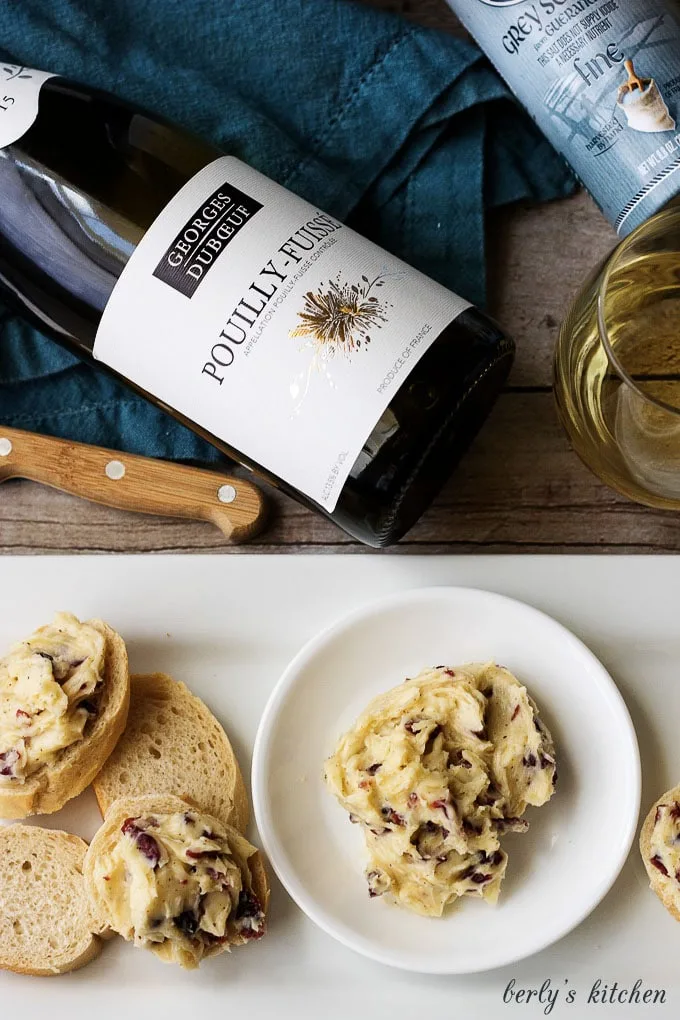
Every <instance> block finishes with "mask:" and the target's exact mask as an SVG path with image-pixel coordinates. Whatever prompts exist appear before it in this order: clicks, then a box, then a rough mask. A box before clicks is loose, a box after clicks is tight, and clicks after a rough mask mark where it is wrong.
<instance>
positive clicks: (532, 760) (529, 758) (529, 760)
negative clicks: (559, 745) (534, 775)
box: [522, 751, 538, 769]
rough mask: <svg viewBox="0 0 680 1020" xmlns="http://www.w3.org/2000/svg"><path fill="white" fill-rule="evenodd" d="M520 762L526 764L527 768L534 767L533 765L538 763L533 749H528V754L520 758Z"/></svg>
mask: <svg viewBox="0 0 680 1020" xmlns="http://www.w3.org/2000/svg"><path fill="white" fill-rule="evenodd" d="M522 764H523V765H526V767H527V768H528V769H532V768H534V766H535V765H537V764H538V759H537V758H536V755H535V754H534V753H533V751H529V753H528V754H525V755H524V757H523V758H522Z"/></svg>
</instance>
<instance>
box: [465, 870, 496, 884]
mask: <svg viewBox="0 0 680 1020" xmlns="http://www.w3.org/2000/svg"><path fill="white" fill-rule="evenodd" d="M492 878H493V875H483V874H482V872H481V871H475V873H474V874H473V875H470V881H471V882H474V883H475V885H484V883H485V882H490V881H491V879H492Z"/></svg>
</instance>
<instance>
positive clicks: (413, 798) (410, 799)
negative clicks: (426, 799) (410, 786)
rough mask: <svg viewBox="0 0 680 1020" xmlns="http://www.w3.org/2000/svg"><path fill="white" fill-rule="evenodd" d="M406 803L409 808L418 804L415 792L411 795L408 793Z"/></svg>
mask: <svg viewBox="0 0 680 1020" xmlns="http://www.w3.org/2000/svg"><path fill="white" fill-rule="evenodd" d="M408 802H409V804H410V805H411V807H415V805H416V804H417V803H418V794H417V793H416V792H415V790H414V791H413V792H412V793H409V795H408Z"/></svg>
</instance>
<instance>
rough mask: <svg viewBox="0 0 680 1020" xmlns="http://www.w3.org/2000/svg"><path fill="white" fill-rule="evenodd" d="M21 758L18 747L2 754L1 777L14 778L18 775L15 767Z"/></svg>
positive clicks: (0, 763)
mask: <svg viewBox="0 0 680 1020" xmlns="http://www.w3.org/2000/svg"><path fill="white" fill-rule="evenodd" d="M20 757H21V756H20V754H19V752H18V751H17V749H16V747H10V749H9V751H4V752H3V753H2V754H0V776H10V777H11V776H14V775H15V774H16V773H15V771H14V766H15V765H16V764H17V762H18V761H19V758H20Z"/></svg>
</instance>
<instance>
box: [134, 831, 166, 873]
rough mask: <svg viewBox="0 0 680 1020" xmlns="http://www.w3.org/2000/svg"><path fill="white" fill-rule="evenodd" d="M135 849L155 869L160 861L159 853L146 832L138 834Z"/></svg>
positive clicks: (155, 844) (157, 847)
mask: <svg viewBox="0 0 680 1020" xmlns="http://www.w3.org/2000/svg"><path fill="white" fill-rule="evenodd" d="M137 849H138V850H139V852H140V854H142V856H143V857H146V859H147V861H149V862H150V863H151V866H152V867H154V868H155V867H156V865H157V864H158V862H159V861H160V859H161V851H160V848H159V846H158V843H157V842H156V840H155V839H154V838H153V836H150V835H149V834H148V832H140V833H139V835H138V836H137Z"/></svg>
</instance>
